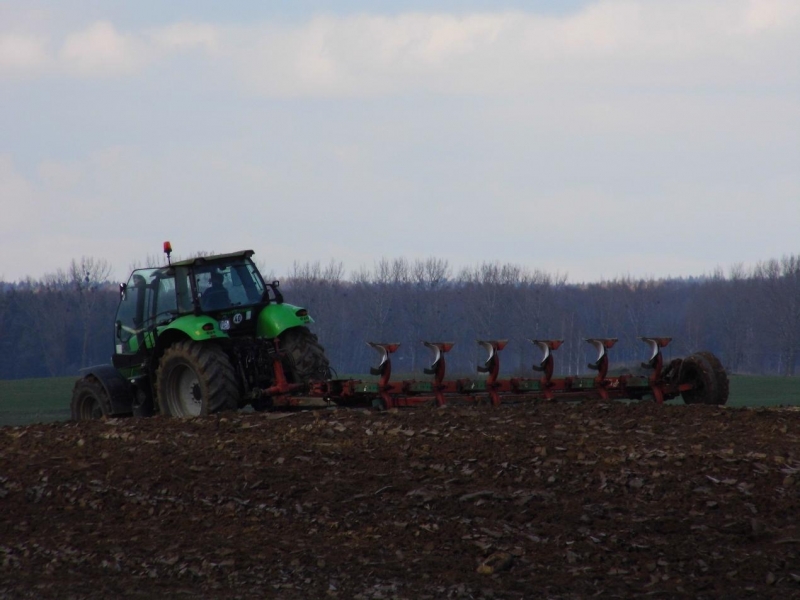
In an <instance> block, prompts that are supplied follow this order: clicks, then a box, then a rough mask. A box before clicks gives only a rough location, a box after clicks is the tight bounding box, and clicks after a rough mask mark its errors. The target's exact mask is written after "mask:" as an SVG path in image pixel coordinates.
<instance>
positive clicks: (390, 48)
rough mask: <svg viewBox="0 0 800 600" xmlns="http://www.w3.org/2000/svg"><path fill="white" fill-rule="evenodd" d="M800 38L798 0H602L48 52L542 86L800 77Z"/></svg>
mask: <svg viewBox="0 0 800 600" xmlns="http://www.w3.org/2000/svg"><path fill="white" fill-rule="evenodd" d="M798 37H800V3H797V2H796V1H795V0H729V1H726V2H724V3H720V2H716V1H714V0H675V1H672V2H669V3H664V2H641V1H637V0H601V1H599V2H594V3H590V4H588V5H586V6H585V7H584V8H583V9H581V10H580V11H578V12H576V13H573V14H567V15H564V16H559V17H552V16H541V15H538V14H536V13H533V12H498V13H475V14H466V15H454V14H433V13H407V14H400V15H396V16H380V15H363V14H362V15H350V16H317V17H314V18H311V19H310V20H309V21H306V22H303V23H299V24H286V23H278V22H269V23H261V24H238V25H229V26H221V25H214V24H210V23H195V22H179V23H174V24H172V25H169V26H167V27H159V28H151V29H146V30H144V31H140V32H135V31H134V32H123V31H119V30H118V29H117V28H116V27H115V26H114V25H113V24H112V23H110V22H105V21H100V22H95V23H93V24H91V25H89V26H88V27H87V28H85V29H83V30H81V31H77V32H71V33H69V34H68V35H66V37H65V39H64V40H63V44H61V48H60V50H59V52H58V55H57V57H52V58H57V60H58V63H59V65H60V68H61V69H63V70H66V71H67V72H69V73H74V74H78V75H81V76H105V75H108V74H126V73H131V72H136V71H138V70H140V69H142V68H145V67H146V66H148V65H152V64H154V63H157V62H163V61H168V60H170V59H171V57H173V56H175V55H176V54H177V53H185V52H186V51H192V50H202V51H203V52H204V53H205V55H207V56H213V57H215V58H221V59H222V60H223V61H224V64H226V65H227V67H228V68H230V69H233V70H234V71H235V72H237V73H238V74H239V76H240V78H241V80H242V81H243V82H244V84H245V85H247V86H248V88H249V89H250V90H252V91H255V92H256V93H258V94H262V95H265V96H323V97H324V96H364V95H366V96H370V95H376V94H395V93H404V94H407V93H409V92H420V91H422V92H426V91H427V92H438V93H442V92H444V93H459V92H464V93H471V94H505V93H509V92H510V91H511V92H514V91H517V92H521V93H526V94H541V93H548V91H549V90H551V89H552V88H553V87H554V86H564V85H566V86H573V87H574V86H580V87H583V86H586V85H600V86H608V85H625V86H660V87H664V86H698V85H703V86H709V85H710V86H714V85H741V84H748V85H751V86H752V85H757V84H773V83H776V82H785V81H786V80H787V79H788V80H791V81H792V82H795V83H797V81H798V74H797V73H798V72H800V68H797V69H794V67H800V56H799V55H800V52H799V51H798V46H797V43H796V40H797V39H798ZM45 42H46V40H44V39H42V38H41V37H35V36H31V35H27V34H18V33H15V32H8V33H6V34H3V35H2V37H0V69H2V68H3V66H4V65H6V69H8V65H11V66H17V67H21V68H24V67H26V66H30V65H42V64H44V63H46V62H47V59H48V57H47V54H46V48H47V44H46V43H45ZM50 42H51V45H53V46H56V47H57V46H58V45H59V43H58V40H57V39H51V40H50ZM776 65H779V66H780V67H778V68H776Z"/></svg>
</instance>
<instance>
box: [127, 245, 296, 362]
mask: <svg viewBox="0 0 800 600" xmlns="http://www.w3.org/2000/svg"><path fill="white" fill-rule="evenodd" d="M252 254H253V251H252V250H245V251H242V252H236V253H232V254H222V255H217V256H213V257H198V258H193V259H190V260H184V261H180V262H174V263H171V264H169V265H167V266H166V267H159V268H148V269H137V270H135V271H134V272H133V273H132V274H131V276H130V278H129V279H128V282H127V283H123V284H121V285H120V303H119V307H118V309H117V316H116V319H115V331H114V336H115V340H114V346H115V354H116V355H117V356H128V357H133V356H137V357H140V358H141V357H142V355H143V354H146V353H147V350H148V349H152V348H153V346H154V344H155V338H156V337H157V336H158V334H159V333H160V331H161V330H162V329H163V328H165V327H166V326H168V325H169V324H170V323H172V322H173V321H175V320H176V319H178V318H180V317H182V316H184V315H194V316H200V315H209V316H212V317H214V318H218V317H220V316H222V315H224V314H225V313H227V312H231V311H243V310H245V309H248V308H250V309H257V308H259V307H261V306H262V305H264V304H267V303H269V302H270V296H269V293H268V290H269V289H272V290H273V296H274V301H275V302H276V303H278V304H280V303H282V301H283V298H282V297H281V295H280V292H278V289H277V288H278V282H272V283H270V284H266V283H264V280H263V279H262V277H261V274H260V273H259V271H258V268H257V267H256V265H255V263H254V262H253V261H252V259H251V256H252ZM138 361H139V359H136V360H133V361H130V360H121V361H120V360H117V361H115V362H121V363H131V364H135V363H137V362H138ZM118 366H123V364H118Z"/></svg>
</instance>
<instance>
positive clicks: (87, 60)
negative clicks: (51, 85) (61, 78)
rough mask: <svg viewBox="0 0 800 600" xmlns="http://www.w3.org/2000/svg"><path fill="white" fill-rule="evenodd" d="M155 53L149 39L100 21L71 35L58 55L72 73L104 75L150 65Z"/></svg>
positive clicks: (128, 71) (63, 66) (62, 64)
mask: <svg viewBox="0 0 800 600" xmlns="http://www.w3.org/2000/svg"><path fill="white" fill-rule="evenodd" d="M151 55H152V48H151V47H150V45H148V44H147V43H146V42H145V41H143V40H141V39H140V38H139V37H137V36H133V35H128V34H122V33H119V32H118V31H117V30H116V29H115V28H114V25H112V24H111V23H109V22H106V21H100V22H97V23H94V24H92V25H91V26H89V27H88V28H87V29H84V30H83V31H79V32H77V33H73V34H70V35H68V36H67V38H66V40H64V44H63V46H62V47H61V50H60V51H59V55H58V58H59V62H60V65H61V66H62V68H63V69H65V70H66V71H68V72H72V73H76V74H79V75H101V76H102V75H108V74H121V73H122V74H124V73H130V72H134V71H136V70H138V69H139V68H141V67H142V66H144V65H145V64H147V63H148V62H149V61H150V59H151Z"/></svg>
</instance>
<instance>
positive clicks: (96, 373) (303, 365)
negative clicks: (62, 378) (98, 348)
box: [71, 242, 331, 420]
mask: <svg viewBox="0 0 800 600" xmlns="http://www.w3.org/2000/svg"><path fill="white" fill-rule="evenodd" d="M164 252H165V253H166V254H167V262H168V264H167V266H165V267H161V268H147V269H137V270H135V271H134V272H133V273H132V274H131V276H130V279H129V280H128V282H127V283H123V284H120V303H119V308H118V309H117V316H116V320H115V327H114V354H113V355H112V357H111V362H112V364H111V365H99V366H95V367H90V368H88V369H85V370H84V371H83V372H82V376H81V378H80V379H79V380H78V381H77V382H76V384H75V388H74V390H73V394H72V403H71V409H72V418H73V419H74V420H85V419H96V418H101V417H111V416H113V417H122V416H130V415H134V416H150V415H152V414H154V413H156V412H158V413H161V414H162V415H169V416H173V417H194V416H199V415H207V414H210V413H214V412H219V411H223V410H236V409H238V408H243V407H245V406H247V405H248V404H250V405H252V406H253V408H254V409H255V410H266V409H269V408H270V407H271V405H272V403H271V399H270V397H269V396H265V395H264V394H263V393H260V391H261V390H264V389H268V388H270V386H272V385H273V383H274V381H275V377H276V373H275V370H276V368H275V362H276V360H275V359H276V356H277V357H278V358H279V360H278V362H279V363H280V365H282V371H283V373H282V374H280V376H281V377H284V376H285V378H286V380H288V381H289V382H291V383H297V384H303V383H306V382H308V381H310V380H325V379H329V378H330V374H331V371H330V364H329V362H328V359H327V357H326V356H325V351H324V349H323V348H322V346H321V345H320V344H319V341H318V340H317V337H316V336H315V335H314V334H313V333H311V331H309V329H308V327H307V324H308V323H312V322H313V319H312V318H311V316H310V315H309V314H308V311H307V310H306V309H305V308H302V307H299V306H292V305H291V304H287V303H285V302H284V301H283V296H282V294H281V292H280V291H279V287H278V285H279V284H278V282H277V281H273V282H271V283H267V282H265V281H264V279H263V278H262V277H261V274H260V273H259V271H258V269H257V268H256V265H255V263H254V262H253V261H252V258H251V257H252V256H253V251H252V250H244V251H242V252H234V253H232V254H221V255H216V256H204V257H199V258H194V259H191V260H183V261H180V262H174V263H171V262H170V261H169V256H170V253H171V252H172V248H171V246H170V244H169V242H165V244H164Z"/></svg>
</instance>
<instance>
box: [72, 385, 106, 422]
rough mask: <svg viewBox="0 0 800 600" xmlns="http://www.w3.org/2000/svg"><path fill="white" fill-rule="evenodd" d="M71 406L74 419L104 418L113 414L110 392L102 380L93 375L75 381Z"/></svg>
mask: <svg viewBox="0 0 800 600" xmlns="http://www.w3.org/2000/svg"><path fill="white" fill-rule="evenodd" d="M70 408H71V409H72V420H73V421H89V420H91V419H102V418H103V417H107V416H108V415H110V414H111V402H110V400H109V398H108V394H107V393H106V390H105V389H104V388H103V386H102V385H100V382H99V381H97V379H95V378H94V377H92V376H89V377H84V378H83V379H79V380H78V381H76V382H75V387H74V388H73V389H72V402H71V403H70Z"/></svg>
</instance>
